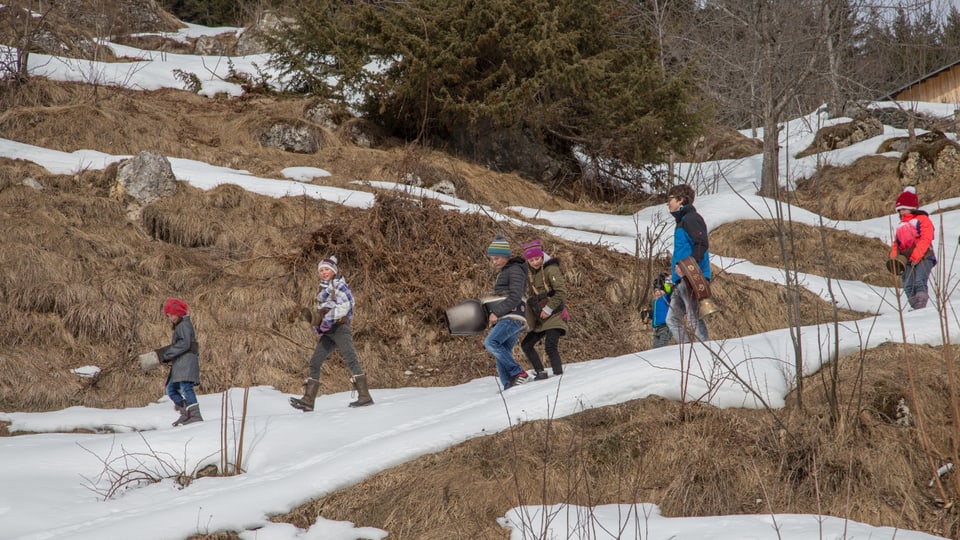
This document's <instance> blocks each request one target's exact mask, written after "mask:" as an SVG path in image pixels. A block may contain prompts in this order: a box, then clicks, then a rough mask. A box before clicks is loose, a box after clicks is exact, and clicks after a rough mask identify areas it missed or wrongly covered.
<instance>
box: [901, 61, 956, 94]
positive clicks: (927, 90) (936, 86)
mask: <svg viewBox="0 0 960 540" xmlns="http://www.w3.org/2000/svg"><path fill="white" fill-rule="evenodd" d="M896 99H897V100H898V101H899V100H903V101H925V102H928V103H960V66H953V67H952V68H950V69H948V70H946V71H943V72H941V73H938V74H937V75H936V76H934V77H930V78H929V79H927V80H924V81H921V82H920V83H918V84H915V85H913V86H911V87H910V88H907V89H906V90H904V91H902V92H899V93H898V94H897V95H896Z"/></svg>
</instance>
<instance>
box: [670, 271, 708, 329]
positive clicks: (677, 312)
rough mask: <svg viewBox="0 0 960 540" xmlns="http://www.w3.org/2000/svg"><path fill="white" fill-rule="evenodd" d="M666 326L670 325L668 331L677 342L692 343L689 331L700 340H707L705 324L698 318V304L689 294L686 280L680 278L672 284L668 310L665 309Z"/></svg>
mask: <svg viewBox="0 0 960 540" xmlns="http://www.w3.org/2000/svg"><path fill="white" fill-rule="evenodd" d="M667 326H669V327H670V333H671V334H673V338H674V339H676V340H677V344H678V345H679V344H681V343H692V342H693V340H692V339H690V332H689V331H688V330H692V331H693V333H694V335H696V337H697V339H699V340H700V341H707V339H708V337H707V325H706V324H705V323H704V322H703V319H701V318H700V305H699V304H698V303H697V301H696V300H694V299H693V295H691V294H690V288H689V287H687V282H686V281H683V280H680V283H677V284H676V285H674V286H673V294H672V295H671V296H670V310H669V311H667Z"/></svg>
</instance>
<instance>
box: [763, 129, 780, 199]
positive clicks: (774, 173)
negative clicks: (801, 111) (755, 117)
mask: <svg viewBox="0 0 960 540" xmlns="http://www.w3.org/2000/svg"><path fill="white" fill-rule="evenodd" d="M779 139H780V131H779V130H778V129H777V116H776V114H774V113H773V112H772V111H767V112H765V113H764V115H763V166H762V167H761V168H760V195H762V196H764V197H776V196H777V194H778V193H780V140H779Z"/></svg>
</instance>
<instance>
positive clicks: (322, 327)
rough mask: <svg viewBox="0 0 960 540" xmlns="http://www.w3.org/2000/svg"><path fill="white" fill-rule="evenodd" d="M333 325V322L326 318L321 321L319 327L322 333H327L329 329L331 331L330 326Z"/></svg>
mask: <svg viewBox="0 0 960 540" xmlns="http://www.w3.org/2000/svg"><path fill="white" fill-rule="evenodd" d="M332 327H333V323H332V322H331V321H328V320H326V319H324V320H323V322H322V323H320V325H319V326H318V327H317V329H318V330H319V331H320V333H321V334H325V333H327V332H328V331H330V328H332Z"/></svg>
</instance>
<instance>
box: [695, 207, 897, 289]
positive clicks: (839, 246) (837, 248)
mask: <svg viewBox="0 0 960 540" xmlns="http://www.w3.org/2000/svg"><path fill="white" fill-rule="evenodd" d="M786 227H788V228H789V230H788V231H787V233H786V235H787V238H788V240H787V241H786V245H787V250H788V253H789V255H788V257H789V258H790V261H791V263H792V264H793V265H795V268H796V270H799V271H800V272H805V273H809V274H814V275H818V276H827V277H831V278H833V279H845V280H853V281H862V282H864V283H869V284H871V285H876V286H878V287H895V286H896V285H897V284H899V279H898V278H895V277H894V276H892V274H890V272H888V271H887V269H886V266H885V264H886V261H887V259H888V258H889V257H890V246H889V245H888V244H886V243H884V242H881V241H880V240H878V239H876V238H864V237H862V236H859V235H856V234H853V233H849V232H846V231H839V230H836V229H827V228H824V229H819V228H817V227H811V226H809V225H804V224H801V223H792V224H788V225H786ZM821 232H822V233H823V234H822V236H823V238H821ZM824 245H825V246H826V248H824ZM824 249H826V254H825V253H824ZM710 250H711V251H712V252H715V253H722V254H724V255H725V256H728V257H736V258H740V259H746V260H749V261H750V262H753V263H756V264H762V265H766V266H772V267H775V268H783V266H784V261H783V256H782V250H781V247H780V241H779V235H778V233H777V230H776V228H775V225H774V224H773V223H764V222H761V221H738V222H737V223H733V224H729V225H724V226H721V227H717V229H716V230H714V231H711V232H710ZM828 266H829V270H828Z"/></svg>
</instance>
